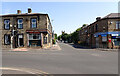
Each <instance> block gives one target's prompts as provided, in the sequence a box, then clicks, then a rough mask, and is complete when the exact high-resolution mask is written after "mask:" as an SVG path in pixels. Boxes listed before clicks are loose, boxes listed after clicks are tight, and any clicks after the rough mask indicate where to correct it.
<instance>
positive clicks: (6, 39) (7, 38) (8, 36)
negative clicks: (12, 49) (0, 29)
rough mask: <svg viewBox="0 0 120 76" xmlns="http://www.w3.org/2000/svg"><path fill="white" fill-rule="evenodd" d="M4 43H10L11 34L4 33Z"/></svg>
mask: <svg viewBox="0 0 120 76" xmlns="http://www.w3.org/2000/svg"><path fill="white" fill-rule="evenodd" d="M4 43H5V44H6V45H9V44H10V35H7V34H5V35H4Z"/></svg>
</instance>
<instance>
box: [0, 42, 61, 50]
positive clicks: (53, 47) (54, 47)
mask: <svg viewBox="0 0 120 76" xmlns="http://www.w3.org/2000/svg"><path fill="white" fill-rule="evenodd" d="M33 49H34V50H41V51H43V50H61V48H60V46H59V44H58V43H56V44H54V45H52V46H51V47H49V48H14V49H10V48H9V49H6V48H4V49H2V50H3V51H30V50H33Z"/></svg>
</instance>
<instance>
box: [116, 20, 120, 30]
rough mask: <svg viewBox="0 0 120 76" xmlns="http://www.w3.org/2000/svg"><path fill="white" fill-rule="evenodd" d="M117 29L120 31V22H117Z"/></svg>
mask: <svg viewBox="0 0 120 76" xmlns="http://www.w3.org/2000/svg"><path fill="white" fill-rule="evenodd" d="M116 29H120V21H117V22H116Z"/></svg>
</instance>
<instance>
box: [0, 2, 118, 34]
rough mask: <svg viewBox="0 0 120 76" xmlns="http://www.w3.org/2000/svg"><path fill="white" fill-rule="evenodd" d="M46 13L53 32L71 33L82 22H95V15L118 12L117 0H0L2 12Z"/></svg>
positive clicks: (100, 15) (101, 15)
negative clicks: (107, 0)
mask: <svg viewBox="0 0 120 76" xmlns="http://www.w3.org/2000/svg"><path fill="white" fill-rule="evenodd" d="M28 8H31V9H32V13H45V14H46V13H47V14H48V15H49V17H50V20H51V23H52V26H53V30H54V33H57V34H58V35H60V34H61V31H65V32H66V33H72V32H74V31H75V30H76V29H77V28H79V27H81V26H82V25H83V24H91V23H93V22H95V20H96V17H104V16H106V15H108V14H110V13H117V12H118V3H117V2H2V13H0V14H15V13H17V10H18V9H19V10H21V11H22V13H27V9H28Z"/></svg>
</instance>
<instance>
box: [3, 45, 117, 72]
mask: <svg viewBox="0 0 120 76" xmlns="http://www.w3.org/2000/svg"><path fill="white" fill-rule="evenodd" d="M58 45H59V46H60V48H61V50H57V49H56V50H54V51H52V49H49V50H45V49H42V50H43V51H40V50H34V49H29V50H28V51H27V52H11V51H3V52H2V71H3V74H9V73H12V71H13V70H15V72H14V74H19V73H20V74H28V73H29V74H33V73H34V74H118V52H113V51H99V50H97V49H87V48H79V49H77V48H74V47H73V46H71V45H69V44H65V43H58ZM20 71H21V72H20Z"/></svg>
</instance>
